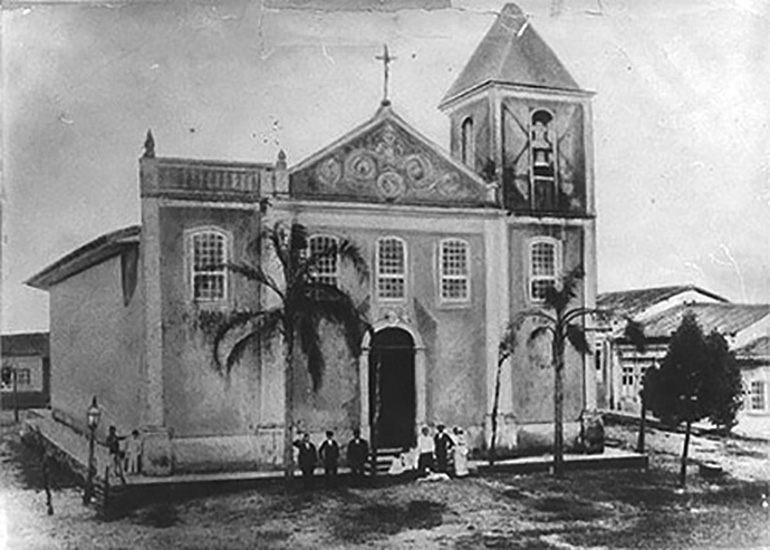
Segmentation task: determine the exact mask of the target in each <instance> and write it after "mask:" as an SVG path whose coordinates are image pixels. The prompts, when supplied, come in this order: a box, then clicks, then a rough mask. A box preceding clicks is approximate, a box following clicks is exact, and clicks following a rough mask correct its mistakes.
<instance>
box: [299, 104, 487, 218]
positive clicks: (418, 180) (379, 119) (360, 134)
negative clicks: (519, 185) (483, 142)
mask: <svg viewBox="0 0 770 550" xmlns="http://www.w3.org/2000/svg"><path fill="white" fill-rule="evenodd" d="M494 189H495V187H494V185H491V184H488V183H486V182H485V181H484V180H482V179H481V178H480V177H478V176H477V175H476V174H474V173H473V172H472V171H470V170H469V169H468V168H467V167H465V166H464V165H462V164H460V163H458V162H457V161H456V160H454V159H452V158H451V157H450V156H449V155H448V154H447V153H445V152H444V151H442V150H441V149H440V148H439V147H438V146H437V145H435V144H433V143H432V142H431V141H430V140H428V139H427V138H425V137H424V136H422V135H421V134H420V133H419V132H417V131H416V130H415V129H414V128H412V127H411V126H410V125H409V124H407V123H406V122H405V121H404V120H403V119H402V118H401V117H399V116H398V115H396V114H395V113H394V112H393V109H392V108H391V107H390V106H383V107H381V108H380V110H379V111H378V112H377V114H376V115H375V116H374V117H373V118H372V119H370V120H369V121H367V122H366V123H364V124H362V125H361V126H359V127H358V128H356V129H354V130H352V131H351V132H349V133H347V134H346V135H345V136H343V137H342V138H340V139H338V140H337V141H335V142H334V143H332V144H331V145H329V146H327V147H326V148H324V149H322V150H320V151H319V152H317V153H316V154H314V155H312V156H310V157H309V158H307V159H306V160H304V161H303V162H301V163H300V164H298V165H297V166H296V167H294V168H293V169H292V170H291V196H292V197H293V198H301V199H317V200H338V201H346V202H350V201H353V202H369V203H371V202H382V203H399V204H426V205H430V204H434V205H458V206H459V205H466V206H485V205H489V204H491V203H492V202H493V201H494Z"/></svg>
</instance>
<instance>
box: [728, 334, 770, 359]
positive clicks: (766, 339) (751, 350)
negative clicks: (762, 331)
mask: <svg viewBox="0 0 770 550" xmlns="http://www.w3.org/2000/svg"><path fill="white" fill-rule="evenodd" d="M735 355H736V356H738V357H739V358H741V357H746V358H760V357H770V336H762V337H760V338H757V339H756V340H752V341H751V342H749V343H748V344H746V345H745V346H742V347H740V348H738V349H736V350H735Z"/></svg>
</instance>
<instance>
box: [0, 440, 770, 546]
mask: <svg viewBox="0 0 770 550" xmlns="http://www.w3.org/2000/svg"><path fill="white" fill-rule="evenodd" d="M608 440H609V441H610V442H612V443H613V444H615V445H620V446H625V447H628V448H633V446H634V445H635V443H636V430H635V429H632V428H629V427H612V428H609V429H608ZM681 442H682V436H681V434H671V433H668V432H659V431H656V430H653V431H651V432H650V433H649V434H648V445H649V451H650V453H651V457H652V460H651V465H650V468H649V469H648V470H647V471H644V470H635V469H627V470H591V471H574V472H568V473H567V474H566V476H565V478H564V479H562V480H557V479H554V478H553V477H552V476H551V475H550V474H548V473H533V474H527V475H511V474H505V473H492V474H484V475H476V476H471V477H469V478H465V479H453V480H449V481H441V482H436V483H420V482H416V481H404V480H394V479H390V478H386V479H380V480H378V481H377V482H375V483H372V484H369V485H367V486H364V487H351V486H349V482H348V481H346V480H343V483H342V484H341V486H340V487H339V488H337V489H325V488H323V486H322V485H319V488H318V490H316V491H313V492H311V493H308V492H306V491H303V490H302V488H301V485H300V482H299V480H295V484H294V485H293V486H292V487H290V488H288V489H287V488H286V487H285V486H284V485H283V484H282V483H278V484H275V485H271V486H267V487H262V488H258V489H251V490H246V491H238V492H231V493H224V494H209V495H205V496H197V497H185V496H184V495H176V496H175V495H168V498H167V499H165V500H161V501H159V502H156V503H153V504H149V505H146V506H143V507H139V508H137V509H133V510H130V511H128V512H126V513H125V514H123V515H121V516H119V517H113V518H102V517H100V516H99V515H98V514H97V513H96V512H95V511H94V510H93V509H92V508H85V507H83V505H82V502H81V495H82V490H81V489H80V488H79V487H77V486H76V485H74V484H73V480H72V479H71V478H68V477H67V476H66V475H62V472H53V474H52V485H53V488H54V489H53V498H52V501H53V506H54V512H55V513H54V515H52V516H48V515H47V514H46V498H45V493H44V491H43V490H42V482H41V478H40V470H39V467H38V466H37V464H38V458H37V456H36V455H35V454H34V453H33V452H32V451H31V450H30V449H28V448H26V447H24V446H23V445H22V444H21V443H20V441H19V438H18V433H17V429H16V426H13V425H6V426H4V427H3V438H2V448H1V449H2V450H0V453H1V454H0V460H2V469H0V472H2V474H1V476H2V477H0V512H1V513H2V515H0V544H1V543H2V542H4V543H5V548H8V549H13V550H27V549H29V550H32V549H41V550H47V549H83V550H86V549H102V548H104V549H117V548H132V549H153V548H187V549H201V550H203V549H213V548H223V549H224V548H236V549H237V548H244V549H247V548H275V549H279V548H286V549H288V548H307V549H314V548H414V549H421V548H459V549H477V548H478V549H483V548H497V549H504V548H521V549H525V548H541V549H574V548H594V549H600V548H607V549H610V548H703V549H707V548H757V549H759V548H767V547H769V546H770V508H768V490H769V489H770V469H769V467H768V463H769V462H770V461H769V458H768V457H769V456H770V455H769V454H768V453H769V452H770V448H769V445H768V444H767V443H766V442H764V443H762V442H757V441H747V440H739V439H728V440H721V439H717V438H707V437H696V438H695V441H694V443H693V445H694V449H695V451H694V453H693V464H692V465H691V467H690V480H689V485H688V488H687V490H686V491H685V492H683V491H680V490H678V489H677V484H676V476H675V470H676V468H677V455H678V454H679V452H680V447H681ZM703 461H708V462H717V463H719V464H721V465H722V466H723V467H724V469H725V471H726V472H727V475H725V476H724V477H721V478H719V479H703V478H702V477H700V476H699V475H698V474H697V471H698V469H697V467H696V464H697V463H699V462H703ZM317 474H319V475H320V470H319V471H318V472H317Z"/></svg>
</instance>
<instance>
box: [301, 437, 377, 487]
mask: <svg viewBox="0 0 770 550" xmlns="http://www.w3.org/2000/svg"><path fill="white" fill-rule="evenodd" d="M294 446H295V447H297V448H298V449H299V457H298V462H299V469H300V470H301V471H302V478H303V480H304V485H305V488H307V489H310V488H312V487H313V478H314V475H315V468H316V465H317V464H318V462H319V460H320V462H321V464H322V465H323V468H324V479H325V480H326V484H327V485H328V486H330V487H333V486H335V485H336V484H337V469H338V467H339V459H340V446H339V444H338V443H337V442H336V441H335V439H334V432H333V431H331V430H329V431H327V432H326V439H324V441H323V443H321V445H320V446H319V447H318V451H316V447H315V445H313V443H312V442H311V441H310V434H309V433H307V432H305V433H303V434H302V437H301V438H300V439H298V440H297V441H295V442H294ZM368 458H369V443H368V442H367V441H366V440H365V439H363V438H362V437H361V431H360V430H353V438H352V439H351V440H350V441H349V442H348V448H347V459H348V466H350V472H351V474H352V475H353V479H356V480H360V479H362V478H363V477H364V473H365V472H364V470H365V468H366V462H367V460H368Z"/></svg>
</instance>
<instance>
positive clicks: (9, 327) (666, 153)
mask: <svg viewBox="0 0 770 550" xmlns="http://www.w3.org/2000/svg"><path fill="white" fill-rule="evenodd" d="M345 3H346V4H350V3H351V2H349V1H348V2H345ZM375 3H376V2H375ZM401 3H402V4H403V3H405V0H402V2H401ZM436 3H437V2H436V0H433V4H434V5H435V4H436ZM295 4H302V2H300V1H295ZM502 4H503V2H497V1H491V0H482V1H475V0H463V1H462V2H457V1H455V2H453V5H454V6H455V7H454V8H453V9H440V10H400V11H396V12H375V11H363V12H357V13H339V12H337V13H334V12H318V11H298V10H276V9H263V8H262V7H261V6H260V3H258V2H254V1H251V2H243V1H240V0H238V1H228V2H216V3H213V2H210V3H207V4H197V5H191V4H190V3H188V2H182V1H177V2H163V3H131V4H112V5H108V4H104V5H93V4H91V5H84V4H28V5H24V6H21V5H20V6H18V7H15V8H14V7H9V6H8V5H6V6H5V9H4V11H3V15H2V16H3V36H2V54H3V76H4V85H3V96H4V112H3V116H4V121H3V142H4V143H3V167H4V190H3V193H4V198H5V203H4V207H3V214H4V216H3V226H4V240H3V289H2V290H3V297H2V298H3V299H2V305H3V311H2V328H3V331H4V332H18V331H25V330H46V329H47V328H48V309H47V304H48V297H47V294H46V293H44V292H42V291H38V290H34V289H28V288H25V287H23V285H22V282H23V281H24V280H25V279H26V278H28V277H29V276H31V275H33V274H34V273H36V272H37V271H39V270H41V269H42V268H43V267H45V266H46V265H48V264H49V263H51V262H53V261H55V260H56V259H58V258H59V257H61V256H62V255H64V254H66V253H67V252H69V251H71V250H72V249H73V248H75V247H77V246H80V245H82V244H84V243H85V242H87V241H89V240H91V239H93V238H95V237H97V236H99V235H100V234H103V233H105V232H107V231H111V230H114V229H117V228H120V227H123V226H126V225H130V224H133V223H137V222H138V221H139V196H138V163H137V159H138V157H139V155H140V154H141V151H142V143H143V141H144V135H145V133H146V131H147V129H148V128H152V130H153V133H154V135H155V140H156V151H157V153H158V155H159V156H179V157H190V158H213V159H225V160H253V161H273V160H274V159H275V157H276V154H277V152H278V149H279V148H281V147H282V148H284V149H285V150H286V152H287V153H288V155H289V163H290V164H295V163H297V162H299V161H300V160H302V159H303V158H304V157H306V156H308V155H309V154H311V153H313V152H314V151H316V150H317V149H320V148H321V147H323V146H324V145H326V144H328V143H329V142H330V141H332V140H333V139H335V138H337V137H339V136H340V135H341V134H343V133H344V132H346V131H347V130H349V129H350V128H352V127H353V126H355V125H357V124H359V123H361V122H363V121H364V120H366V119H367V118H369V117H370V116H371V115H372V114H374V112H375V110H376V109H377V106H378V103H379V100H380V94H381V87H382V66H381V64H380V63H379V62H377V61H375V60H374V56H375V55H378V54H379V53H380V52H381V49H382V44H383V43H385V42H387V43H388V46H389V49H390V51H391V53H392V54H393V55H395V56H396V57H397V58H398V59H397V60H396V61H395V63H393V64H392V65H391V68H392V72H391V75H392V78H391V82H392V84H391V90H392V91H391V97H392V100H393V104H394V108H395V109H396V111H397V112H399V113H400V114H401V115H402V116H403V117H404V118H406V119H407V120H408V121H409V122H411V123H412V124H413V125H415V126H416V127H417V128H418V129H419V130H420V131H421V132H423V133H424V134H426V135H427V136H428V137H429V138H431V139H433V140H434V141H436V142H438V143H439V144H441V145H443V146H444V147H445V148H448V139H449V136H448V120H447V118H446V117H445V116H444V115H443V114H442V113H441V112H439V111H438V109H437V105H438V102H439V100H440V99H441V98H442V96H443V94H444V93H445V92H446V90H447V89H448V87H449V85H450V84H451V82H452V81H453V79H454V78H455V77H456V76H457V74H458V72H459V71H460V70H461V69H462V66H463V65H464V63H465V62H466V61H467V59H468V58H469V57H470V55H471V53H472V52H473V50H474V48H475V46H476V45H477V44H478V42H479V41H480V39H481V37H482V36H483V35H484V33H485V32H486V30H487V29H488V28H489V26H490V25H491V24H492V22H493V20H494V17H495V11H497V10H499V8H500V7H501V6H502ZM519 5H520V6H521V7H522V9H523V10H524V11H525V13H527V14H528V15H529V17H530V18H531V21H532V24H533V25H534V27H535V29H536V30H537V31H538V32H539V33H540V34H541V36H543V38H544V39H545V40H546V41H547V42H548V43H549V44H550V45H551V47H552V48H553V49H554V50H555V51H556V53H557V55H559V57H560V58H561V59H562V61H563V63H564V65H565V66H566V67H567V69H568V70H569V71H570V72H571V73H572V75H573V76H574V77H575V79H576V80H577V81H578V83H579V84H581V86H582V87H583V88H586V89H589V90H593V91H595V92H597V96H596V98H595V100H594V138H595V159H596V193H597V208H598V216H599V217H598V247H599V249H598V251H599V257H598V265H599V290H600V291H606V290H617V289H627V288H638V287H643V286H655V285H667V284H687V283H693V284H697V285H699V286H702V287H704V288H706V289H708V290H711V291H713V292H717V293H719V294H722V295H724V296H726V297H727V298H729V299H731V300H734V301H736V302H770V284H768V282H769V281H770V238H769V237H768V235H770V212H769V210H770V184H769V179H770V178H769V177H768V175H769V174H770V92H768V82H770V47H769V44H768V42H769V41H770V38H768V37H770V3H768V2H764V1H762V0H732V1H728V0H554V1H553V2H545V1H539V0H526V1H524V0H522V1H520V2H519ZM559 6H560V9H558V8H559Z"/></svg>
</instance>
